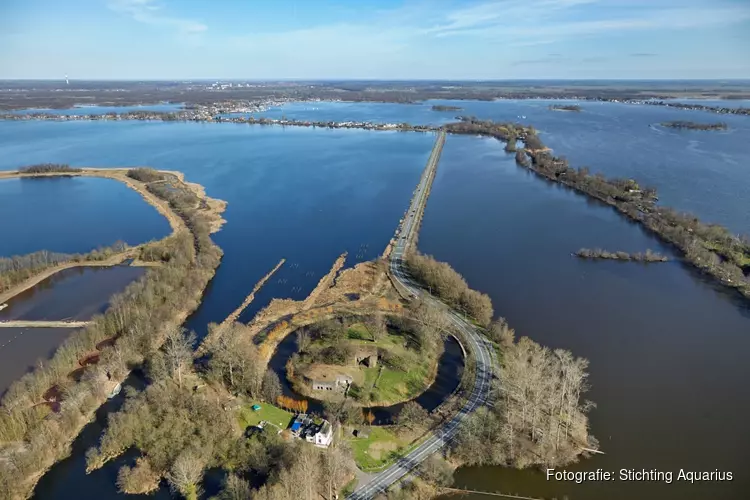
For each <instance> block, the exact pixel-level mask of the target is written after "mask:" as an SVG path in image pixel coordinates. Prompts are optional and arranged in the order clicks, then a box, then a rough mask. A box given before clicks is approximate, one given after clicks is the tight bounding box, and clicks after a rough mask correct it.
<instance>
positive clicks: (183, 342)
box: [164, 328, 195, 388]
mask: <svg viewBox="0 0 750 500" xmlns="http://www.w3.org/2000/svg"><path fill="white" fill-rule="evenodd" d="M194 344H195V332H190V333H189V334H186V330H185V329H183V328H173V329H171V330H170V331H169V332H168V333H167V339H166V341H165V342H164V359H165V361H166V363H167V369H168V370H169V373H170V375H171V376H172V377H173V378H176V379H177V385H178V386H179V387H180V388H182V375H183V373H184V372H185V371H187V370H188V369H190V367H191V366H192V363H193V345H194Z"/></svg>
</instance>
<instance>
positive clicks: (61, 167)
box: [18, 163, 82, 174]
mask: <svg viewBox="0 0 750 500" xmlns="http://www.w3.org/2000/svg"><path fill="white" fill-rule="evenodd" d="M18 171H19V172H21V173H22V174H50V173H53V172H54V173H57V172H68V173H71V174H74V173H78V172H82V170H81V169H80V168H74V167H71V166H70V165H67V164H64V163H40V164H38V165H29V166H28V167H23V168H19V169H18Z"/></svg>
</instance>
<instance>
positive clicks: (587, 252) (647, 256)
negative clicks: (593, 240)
mask: <svg viewBox="0 0 750 500" xmlns="http://www.w3.org/2000/svg"><path fill="white" fill-rule="evenodd" d="M574 255H575V256H576V257H579V258H581V259H588V260H597V259H609V260H622V261H633V262H644V263H651V262H668V261H669V257H667V256H666V255H662V254H660V253H657V252H652V251H651V250H646V251H645V252H637V253H627V252H621V251H620V252H608V251H607V250H602V249H601V248H595V249H593V250H592V249H590V248H581V249H580V250H578V251H577V252H575V254H574Z"/></svg>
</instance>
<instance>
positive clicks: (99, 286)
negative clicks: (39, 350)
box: [0, 266, 145, 321]
mask: <svg viewBox="0 0 750 500" xmlns="http://www.w3.org/2000/svg"><path fill="white" fill-rule="evenodd" d="M144 272H145V269H144V268H142V267H130V266H112V267H73V268H70V269H65V270H63V271H60V272H59V273H55V274H53V275H52V276H50V277H49V278H47V279H46V280H44V281H42V282H41V283H39V284H37V285H35V286H33V287H31V288H29V289H28V290H25V291H23V292H21V293H19V294H18V295H16V296H15V297H13V298H12V299H10V300H9V301H8V302H7V304H8V307H6V308H5V309H3V310H2V311H0V321H9V320H28V321H38V320H49V321H60V320H71V321H85V320H88V319H91V316H93V315H94V314H100V313H103V312H104V311H105V309H106V308H107V306H108V305H109V298H110V297H111V296H112V295H114V294H115V293H117V292H120V291H122V290H124V289H125V287H126V286H127V285H128V284H129V283H131V282H132V281H134V280H135V279H137V278H139V277H140V276H142V275H143V273H144Z"/></svg>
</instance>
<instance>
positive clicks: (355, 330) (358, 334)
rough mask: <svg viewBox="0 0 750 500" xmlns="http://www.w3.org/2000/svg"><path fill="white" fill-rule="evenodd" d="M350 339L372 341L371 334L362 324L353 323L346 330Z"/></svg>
mask: <svg viewBox="0 0 750 500" xmlns="http://www.w3.org/2000/svg"><path fill="white" fill-rule="evenodd" d="M346 334H347V336H348V337H349V338H350V339H360V340H372V334H371V333H370V331H369V330H368V329H367V327H366V326H365V325H363V324H362V323H354V324H353V325H352V326H350V327H349V328H348V329H347V330H346Z"/></svg>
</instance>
